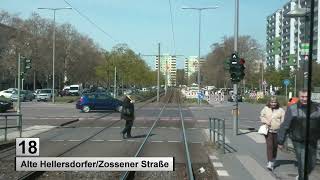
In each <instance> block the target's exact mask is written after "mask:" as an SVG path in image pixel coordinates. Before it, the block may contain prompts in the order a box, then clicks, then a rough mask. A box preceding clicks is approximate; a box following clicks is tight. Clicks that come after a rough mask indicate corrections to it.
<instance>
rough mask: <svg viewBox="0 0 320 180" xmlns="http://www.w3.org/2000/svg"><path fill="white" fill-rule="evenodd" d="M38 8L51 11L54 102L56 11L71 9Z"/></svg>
mask: <svg viewBox="0 0 320 180" xmlns="http://www.w3.org/2000/svg"><path fill="white" fill-rule="evenodd" d="M38 9H45V10H51V11H53V37H52V41H53V42H52V44H53V45H52V103H54V102H55V92H54V62H55V49H56V42H55V41H56V30H55V25H56V11H57V10H63V9H72V8H71V7H64V8H38Z"/></svg>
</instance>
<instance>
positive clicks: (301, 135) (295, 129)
mask: <svg viewBox="0 0 320 180" xmlns="http://www.w3.org/2000/svg"><path fill="white" fill-rule="evenodd" d="M307 98H308V91H307V90H301V91H300V92H299V101H298V102H297V103H296V104H293V105H291V106H288V108H287V111H286V113H285V116H284V122H283V123H282V124H281V126H280V130H279V131H278V144H279V145H278V147H279V148H280V149H282V148H283V144H284V142H285V139H286V135H287V134H288V133H289V136H290V138H291V140H292V144H293V147H294V150H295V154H296V158H297V162H298V173H299V175H298V176H297V177H296V179H298V180H303V174H304V163H305V162H304V158H305V135H306V114H307ZM309 134H310V136H309V159H308V162H307V163H308V173H309V174H310V173H311V172H312V170H313V169H314V167H315V166H316V161H317V141H318V140H319V138H320V106H319V104H317V103H315V102H312V103H311V114H310V129H309Z"/></svg>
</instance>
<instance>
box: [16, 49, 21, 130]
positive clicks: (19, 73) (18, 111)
mask: <svg viewBox="0 0 320 180" xmlns="http://www.w3.org/2000/svg"><path fill="white" fill-rule="evenodd" d="M20 79H21V57H20V53H19V55H18V99H17V104H18V106H17V114H18V115H19V114H20V108H21V101H20V88H21V82H20ZM19 121H20V120H19V117H18V118H17V124H19Z"/></svg>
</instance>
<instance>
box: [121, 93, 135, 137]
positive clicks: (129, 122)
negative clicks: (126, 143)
mask: <svg viewBox="0 0 320 180" xmlns="http://www.w3.org/2000/svg"><path fill="white" fill-rule="evenodd" d="M120 119H124V120H126V125H125V128H124V129H123V130H122V131H121V133H122V137H123V139H126V138H131V137H132V136H131V128H132V126H133V121H134V119H135V115H134V100H132V98H131V97H130V96H129V95H126V97H125V98H124V100H123V104H122V110H121V117H120ZM125 134H127V137H125Z"/></svg>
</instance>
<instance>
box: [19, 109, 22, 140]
mask: <svg viewBox="0 0 320 180" xmlns="http://www.w3.org/2000/svg"><path fill="white" fill-rule="evenodd" d="M19 131H20V132H19V134H20V137H22V115H21V114H19Z"/></svg>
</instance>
